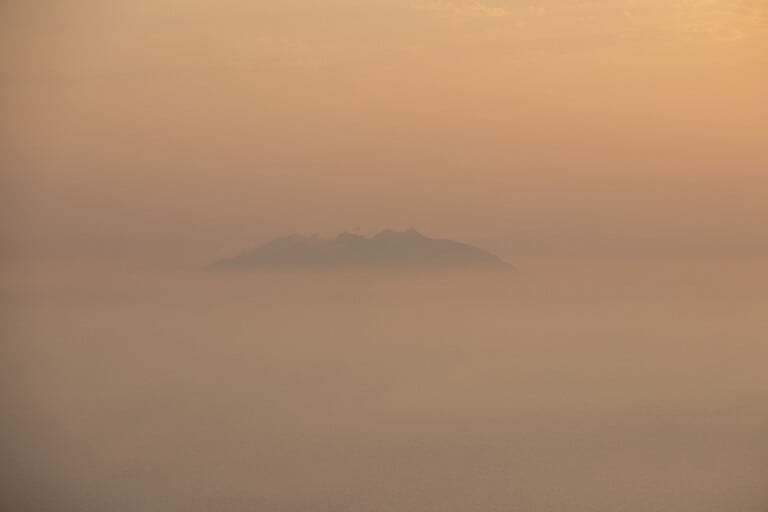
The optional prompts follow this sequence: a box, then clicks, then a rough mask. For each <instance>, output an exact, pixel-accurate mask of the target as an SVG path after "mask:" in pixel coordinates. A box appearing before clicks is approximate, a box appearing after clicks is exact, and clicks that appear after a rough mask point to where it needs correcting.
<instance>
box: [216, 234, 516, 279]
mask: <svg viewBox="0 0 768 512" xmlns="http://www.w3.org/2000/svg"><path fill="white" fill-rule="evenodd" d="M212 267H213V268H215V269H241V270H258V269H280V268H283V269H291V268H295V269H301V268H307V269H313V268H314V269H323V268H325V269H344V268H350V269H354V268H360V269H386V268H394V269H398V268H400V269H430V268H435V269H441V268H457V269H461V268H486V269H488V268H496V269H511V268H513V267H512V266H511V265H509V264H508V263H506V262H505V261H503V260H502V259H500V258H499V257H497V256H495V255H493V254H491V253H489V252H487V251H484V250H482V249H478V248H477V247H473V246H471V245H467V244H463V243H459V242H454V241H452V240H444V239H435V238H429V237H427V236H425V235H422V234H421V233H419V232H418V231H416V230H415V229H409V230H406V231H393V230H389V229H387V230H384V231H381V232H380V233H378V234H376V235H374V236H372V237H366V236H363V235H358V234H355V233H346V232H345V233H341V234H339V235H338V236H336V237H335V238H321V237H318V236H312V237H307V236H300V235H290V236H286V237H281V238H277V239H275V240H272V241H271V242H268V243H266V244H264V245H261V246H259V247H257V248H255V249H253V250H252V251H249V252H246V253H244V254H241V255H239V256H235V257H233V258H228V259H224V260H220V261H217V262H215V263H214V264H213V265H212Z"/></svg>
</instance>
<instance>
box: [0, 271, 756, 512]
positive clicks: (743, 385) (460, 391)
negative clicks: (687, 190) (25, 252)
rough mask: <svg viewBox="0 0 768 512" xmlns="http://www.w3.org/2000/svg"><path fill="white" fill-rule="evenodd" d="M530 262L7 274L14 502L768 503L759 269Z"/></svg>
mask: <svg viewBox="0 0 768 512" xmlns="http://www.w3.org/2000/svg"><path fill="white" fill-rule="evenodd" d="M518 265H519V267H520V272H518V273H489V272H481V273H426V274H416V273H378V274H376V273H364V272H349V273H338V272H337V273H300V274H295V273H294V274H271V275H268V274H254V275H217V274H212V273H209V272H204V271H201V270H198V269H192V268H189V269H184V270H179V269H167V268H162V269H152V268H143V267H142V268H132V267H130V266H115V267H110V265H102V266H101V267H99V268H98V269H94V268H89V267H88V266H77V265H74V266H67V265H61V266H55V265H40V266H38V267H30V268H16V269H10V270H9V271H8V272H7V274H6V275H7V276H8V279H6V280H5V284H4V291H3V295H2V301H3V302H2V305H3V308H2V315H3V325H4V327H3V338H4V339H5V340H6V342H5V343H4V346H3V363H2V371H3V377H2V379H3V396H2V398H3V402H4V406H3V409H4V411H5V412H4V414H3V418H4V420H3V426H2V429H3V437H2V441H3V444H2V448H3V459H4V460H5V462H4V463H3V464H2V465H1V466H2V469H0V471H1V472H2V473H0V475H2V482H1V483H2V487H3V490H4V498H3V499H4V500H6V502H7V503H8V505H7V506H6V508H4V509H3V510H9V511H13V512H27V511H30V512H31V511H41V512H43V511H45V512H58V511H62V512H64V511H66V512H69V511H72V512H75V511H76V512H105V511H109V512H170V511H179V512H182V511H183V512H211V511H217V512H230V511H231V512H241V511H264V512H271V511H275V512H304V511H307V512H310V511H311V512H344V511H350V512H369V511H371V512H373V511H382V512H388V511H392V512H432V511H434V512H438V511H439V512H453V511H457V512H458V511H462V512H469V511H472V512H484V511H504V512H518V511H519V512H580V511H584V512H587V511H589V512H603V511H604V512H619V511H622V512H651V511H653V512H739V511H743V512H765V510H768V509H767V508H766V507H768V264H767V263H765V262H744V261H736V262H734V261H729V262H720V261H704V262H683V261H676V262H659V261H650V262H649V261H645V262H627V261H623V262H595V261H589V262H587V261H581V262H580V261H574V262H567V263H564V262H522V264H520V263H518Z"/></svg>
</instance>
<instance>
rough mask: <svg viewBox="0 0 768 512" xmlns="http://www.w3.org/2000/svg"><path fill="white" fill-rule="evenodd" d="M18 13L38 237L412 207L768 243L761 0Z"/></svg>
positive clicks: (497, 232) (93, 248) (651, 239)
mask: <svg viewBox="0 0 768 512" xmlns="http://www.w3.org/2000/svg"><path fill="white" fill-rule="evenodd" d="M30 4H31V5H30ZM0 9H2V12H1V13H0V14H1V18H2V21H0V24H1V25H2V26H1V27H0V29H1V30H0V48H2V50H0V51H1V52H2V54H1V56H2V70H1V71H2V74H1V75H0V87H2V89H1V90H2V110H3V112H4V116H3V118H4V120H3V121H2V140H1V143H2V145H3V151H2V153H3V155H4V157H3V160H4V161H3V167H4V168H5V169H6V171H5V172H4V173H3V182H4V185H3V188H4V189H5V191H6V197H7V198H8V199H10V204H11V205H12V206H11V207H6V208H7V209H8V212H9V213H10V214H11V217H10V218H11V223H12V224H13V226H12V232H13V233H14V234H15V238H14V240H15V241H17V242H20V243H21V242H23V243H22V244H21V245H23V246H25V247H27V248H28V249H30V250H33V251H37V252H41V253H42V252H45V253H47V254H53V255H55V254H62V255H63V254H66V255H67V256H72V255H74V256H76V257H80V256H82V255H86V254H96V253H98V254H100V255H102V254H107V253H110V252H114V251H128V252H135V253H136V254H144V255H153V254H154V253H162V254H165V255H168V254H181V253H184V254H185V255H186V257H188V258H193V259H194V258H198V259H202V260H205V259H206V258H210V257H217V256H220V255H222V254H226V253H228V252H231V251H233V250H234V251H237V250H238V249H239V248H242V247H243V246H247V245H249V244H252V243H255V242H259V241H262V240H264V239H265V238H270V237H272V236H276V235H280V234H285V233H290V232H302V233H327V234H331V233H335V232H339V231H343V230H346V229H361V230H362V231H364V232H371V231H374V230H376V229H380V228H384V227H393V228H403V227H409V226H416V227H417V228H419V229H421V230H422V231H424V232H426V233H428V234H434V235H439V236H446V237H454V238H459V239H464V240H468V241H475V242H478V243H484V244H486V245H487V244H490V245H493V246H494V247H495V248H499V250H501V251H502V252H504V251H506V254H505V255H507V256H510V257H512V258H514V255H515V252H516V251H518V250H520V251H522V250H526V251H533V252H535V247H537V244H539V246H540V245H542V244H543V245H546V246H547V247H549V246H553V247H554V248H555V249H554V250H557V247H558V244H561V246H562V247H564V246H566V245H571V246H573V245H576V246H579V247H581V246H583V250H584V251H585V252H587V253H590V251H591V252H592V253H599V252H600V251H608V252H609V253H611V254H614V253H621V252H622V251H625V252H631V251H636V250H638V248H639V247H644V244H645V245H648V246H649V247H650V249H648V248H647V247H646V248H645V249H644V250H648V251H649V252H653V250H654V249H653V248H654V247H656V246H659V247H660V248H662V249H663V248H664V247H666V246H667V245H668V244H669V243H671V241H678V242H679V241H681V240H683V241H684V242H685V243H684V245H685V247H688V249H686V250H689V251H693V252H696V251H704V252H706V251H714V252H715V253H717V252H718V250H719V249H722V251H721V252H724V253H729V251H731V250H730V249H728V248H733V250H732V251H731V252H738V253H739V254H741V255H746V256H761V257H763V256H765V255H767V254H768V242H766V241H765V240H768V228H766V227H765V219H768V201H766V191H767V190H768V147H767V146H766V142H765V141H766V140H768V92H766V91H768V4H766V2H764V1H762V0H719V1H718V0H664V1H662V0H647V1H643V0H634V1H633V0H627V1H620V0H610V1H609V0H584V1H579V0H571V1H568V0H542V1H533V0H531V1H512V0H506V1H504V0H488V1H459V0H455V1H449V0H442V1H441V0H433V1H418V0H414V1H409V0H391V1H388V2H379V1H373V0H322V1H320V0H280V1H279V2H267V1H253V0H251V1H245V0H218V1H215V2H214V1H210V0H207V1H203V0H184V1H182V0H156V1H151V2H150V1H142V0H131V1H127V0H111V1H110V2H103V1H95V0H71V1H61V2H27V1H21V0H19V1H9V2H4V3H3V7H1V8H0ZM516 244H517V245H516ZM553 244H554V245H553ZM17 245H18V244H17ZM562 247H561V248H562ZM190 252H191V254H192V255H191V256H190ZM662 252H663V251H662ZM17 253H19V251H18V249H17V248H11V249H10V251H9V254H12V255H13V254H17ZM24 254H27V253H24Z"/></svg>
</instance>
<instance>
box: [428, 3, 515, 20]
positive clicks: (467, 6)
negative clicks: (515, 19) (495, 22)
mask: <svg viewBox="0 0 768 512" xmlns="http://www.w3.org/2000/svg"><path fill="white" fill-rule="evenodd" d="M419 8H420V9H422V10H425V11H430V12H433V13H436V14H439V15H441V16H447V17H451V18H502V17H505V16H509V15H510V14H511V13H510V11H509V9H507V8H505V7H498V6H491V5H487V4H485V3H482V2H477V1H469V2H452V1H448V0H434V1H432V2H427V3H424V4H421V5H420V6H419Z"/></svg>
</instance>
